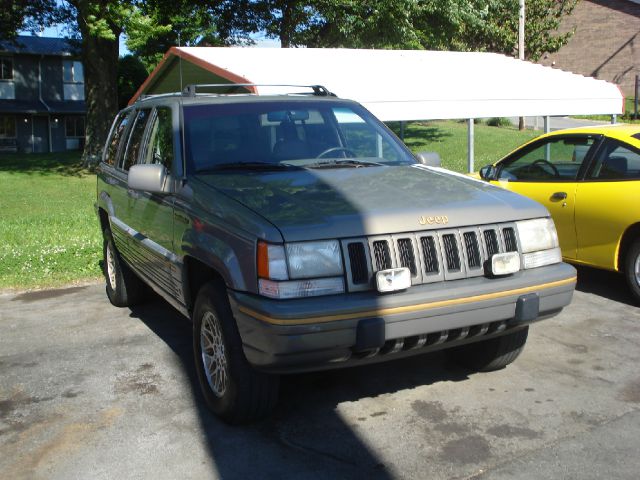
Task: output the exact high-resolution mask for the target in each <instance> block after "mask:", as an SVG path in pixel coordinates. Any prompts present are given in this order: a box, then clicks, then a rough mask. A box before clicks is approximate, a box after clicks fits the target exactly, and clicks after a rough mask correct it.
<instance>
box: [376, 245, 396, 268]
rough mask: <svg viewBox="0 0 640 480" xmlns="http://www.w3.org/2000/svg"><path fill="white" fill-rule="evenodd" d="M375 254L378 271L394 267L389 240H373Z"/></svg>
mask: <svg viewBox="0 0 640 480" xmlns="http://www.w3.org/2000/svg"><path fill="white" fill-rule="evenodd" d="M373 256H374V259H375V270H376V271H380V270H387V269H389V268H391V267H392V263H391V254H390V252H389V242H387V241H386V240H378V241H376V242H373Z"/></svg>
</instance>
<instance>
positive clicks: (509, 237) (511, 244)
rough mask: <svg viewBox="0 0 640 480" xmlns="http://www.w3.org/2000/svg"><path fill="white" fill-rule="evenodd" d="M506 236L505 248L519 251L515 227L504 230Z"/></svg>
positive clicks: (509, 250)
mask: <svg viewBox="0 0 640 480" xmlns="http://www.w3.org/2000/svg"><path fill="white" fill-rule="evenodd" d="M502 235H503V237H504V248H505V250H506V251H507V252H517V251H518V244H517V243H516V232H515V230H514V229H513V227H507V228H504V229H503V230H502Z"/></svg>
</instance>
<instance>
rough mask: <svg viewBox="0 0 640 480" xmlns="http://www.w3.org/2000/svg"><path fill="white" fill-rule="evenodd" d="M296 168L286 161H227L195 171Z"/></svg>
mask: <svg viewBox="0 0 640 480" xmlns="http://www.w3.org/2000/svg"><path fill="white" fill-rule="evenodd" d="M293 168H295V169H297V168H299V167H296V166H295V165H290V164H287V163H270V162H227V163H219V164H217V165H213V166H211V167H209V168H203V169H202V170H197V172H196V173H210V172H219V171H223V170H291V169H293Z"/></svg>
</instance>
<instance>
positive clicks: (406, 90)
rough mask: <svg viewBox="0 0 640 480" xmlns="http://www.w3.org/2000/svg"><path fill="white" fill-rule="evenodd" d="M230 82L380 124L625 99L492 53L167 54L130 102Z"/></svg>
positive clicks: (583, 109) (199, 50) (617, 109)
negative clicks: (300, 91)
mask: <svg viewBox="0 0 640 480" xmlns="http://www.w3.org/2000/svg"><path fill="white" fill-rule="evenodd" d="M230 82H231V83H254V84H283V83H286V84H299V85H317V84H320V85H323V86H325V87H326V88H328V89H329V90H330V91H332V92H333V93H335V94H336V95H338V96H339V97H341V98H349V99H353V100H356V101H358V102H360V103H361V104H363V105H364V106H365V107H367V108H368V109H369V110H371V111H372V112H373V113H374V114H375V115H376V116H378V117H379V118H380V119H382V120H384V121H394V120H428V119H454V118H487V117H510V116H539V115H541V116H554V115H580V114H621V113H622V112H623V100H624V99H623V96H622V94H621V92H620V90H619V89H618V87H617V86H616V85H614V84H612V83H609V82H606V81H603V80H597V79H594V78H591V77H585V76H582V75H577V74H573V73H570V72H565V71H562V70H558V69H554V68H550V67H544V66H542V65H538V64H535V63H530V62H526V61H522V60H518V59H514V58H511V57H507V56H505V55H500V54H495V53H478V52H435V51H424V50H354V49H313V48H292V49H289V48H220V47H173V48H171V49H170V50H169V51H168V52H167V53H166V54H165V57H164V58H163V60H162V62H161V63H160V64H159V65H158V67H156V69H155V70H154V71H153V72H152V73H151V75H150V76H149V78H148V79H147V80H146V81H145V83H144V84H143V85H142V87H140V89H139V90H138V92H137V93H136V95H135V96H134V98H132V100H131V101H132V102H133V101H134V100H135V98H136V97H137V96H139V95H141V94H155V93H166V92H171V91H179V90H180V89H181V86H182V85H187V84H189V83H230ZM255 90H256V93H262V92H264V91H266V90H267V89H264V88H263V87H256V88H255ZM281 90H282V91H280V92H278V91H277V89H275V91H274V89H273V88H270V89H268V92H269V93H287V89H286V88H283V89H281Z"/></svg>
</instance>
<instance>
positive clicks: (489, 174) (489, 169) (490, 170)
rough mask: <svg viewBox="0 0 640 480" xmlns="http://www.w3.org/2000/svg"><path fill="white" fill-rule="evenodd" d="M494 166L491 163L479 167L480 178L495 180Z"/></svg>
mask: <svg viewBox="0 0 640 480" xmlns="http://www.w3.org/2000/svg"><path fill="white" fill-rule="evenodd" d="M495 175H496V167H494V166H493V165H485V166H484V167H482V168H481V169H480V178H481V179H483V180H495Z"/></svg>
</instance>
